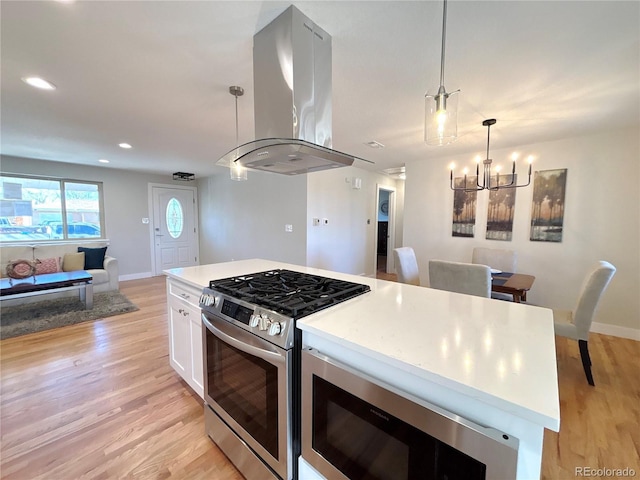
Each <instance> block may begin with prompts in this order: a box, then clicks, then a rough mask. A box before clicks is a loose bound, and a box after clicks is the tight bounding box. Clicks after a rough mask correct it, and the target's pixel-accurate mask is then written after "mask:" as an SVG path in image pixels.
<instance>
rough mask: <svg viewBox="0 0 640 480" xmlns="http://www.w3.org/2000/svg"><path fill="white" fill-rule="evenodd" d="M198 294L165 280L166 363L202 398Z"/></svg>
mask: <svg viewBox="0 0 640 480" xmlns="http://www.w3.org/2000/svg"><path fill="white" fill-rule="evenodd" d="M200 293H201V290H199V289H197V288H195V287H193V286H191V285H188V284H186V283H183V282H180V281H179V280H176V279H175V278H167V308H168V312H167V313H168V317H169V363H170V364H171V366H172V367H173V369H174V370H175V371H176V372H178V373H179V374H180V376H181V377H182V378H183V379H184V380H185V381H186V382H187V383H188V384H189V385H190V386H191V388H193V390H194V391H195V392H196V393H197V394H198V395H200V397H204V377H203V363H202V320H201V318H200V307H199V305H198V301H199V299H200Z"/></svg>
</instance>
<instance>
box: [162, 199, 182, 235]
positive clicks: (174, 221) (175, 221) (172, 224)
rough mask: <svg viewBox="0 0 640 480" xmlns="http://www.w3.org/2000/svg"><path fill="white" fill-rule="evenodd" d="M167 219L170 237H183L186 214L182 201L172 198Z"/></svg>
mask: <svg viewBox="0 0 640 480" xmlns="http://www.w3.org/2000/svg"><path fill="white" fill-rule="evenodd" d="M166 219H167V230H168V231H169V235H171V237H173V238H178V237H179V236H180V235H182V229H183V228H184V214H183V211H182V205H181V204H180V201H179V200H178V199H177V198H175V197H173V198H171V200H169V202H168V203H167V211H166Z"/></svg>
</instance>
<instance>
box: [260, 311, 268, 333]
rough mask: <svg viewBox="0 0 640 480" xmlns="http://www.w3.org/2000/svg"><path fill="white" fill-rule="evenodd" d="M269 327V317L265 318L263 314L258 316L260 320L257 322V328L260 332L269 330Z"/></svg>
mask: <svg viewBox="0 0 640 480" xmlns="http://www.w3.org/2000/svg"><path fill="white" fill-rule="evenodd" d="M269 325H271V320H270V319H269V317H267V316H266V315H265V314H264V313H263V314H262V315H260V320H259V321H258V326H259V327H260V330H262V331H265V330H267V329H268V328H269Z"/></svg>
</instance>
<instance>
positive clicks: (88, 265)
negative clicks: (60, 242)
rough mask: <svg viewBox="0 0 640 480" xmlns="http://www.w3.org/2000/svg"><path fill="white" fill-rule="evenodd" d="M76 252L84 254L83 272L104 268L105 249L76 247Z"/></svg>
mask: <svg viewBox="0 0 640 480" xmlns="http://www.w3.org/2000/svg"><path fill="white" fill-rule="evenodd" d="M78 252H84V270H92V269H96V268H104V256H105V255H106V253H107V247H102V248H85V247H78Z"/></svg>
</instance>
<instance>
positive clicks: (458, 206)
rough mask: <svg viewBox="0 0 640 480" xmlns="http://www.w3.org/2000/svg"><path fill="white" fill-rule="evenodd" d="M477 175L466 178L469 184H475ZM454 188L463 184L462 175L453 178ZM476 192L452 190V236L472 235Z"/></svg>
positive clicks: (474, 222)
mask: <svg viewBox="0 0 640 480" xmlns="http://www.w3.org/2000/svg"><path fill="white" fill-rule="evenodd" d="M476 181H477V177H470V178H468V182H469V184H470V185H475V184H476ZM454 185H455V187H456V188H462V187H463V186H464V179H463V178H462V177H460V178H456V179H455V180H454ZM477 197H478V192H476V191H475V190H474V191H472V192H465V191H464V190H455V191H454V192H453V225H452V229H451V235H452V236H454V237H473V236H474V231H475V225H476V200H477Z"/></svg>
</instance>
